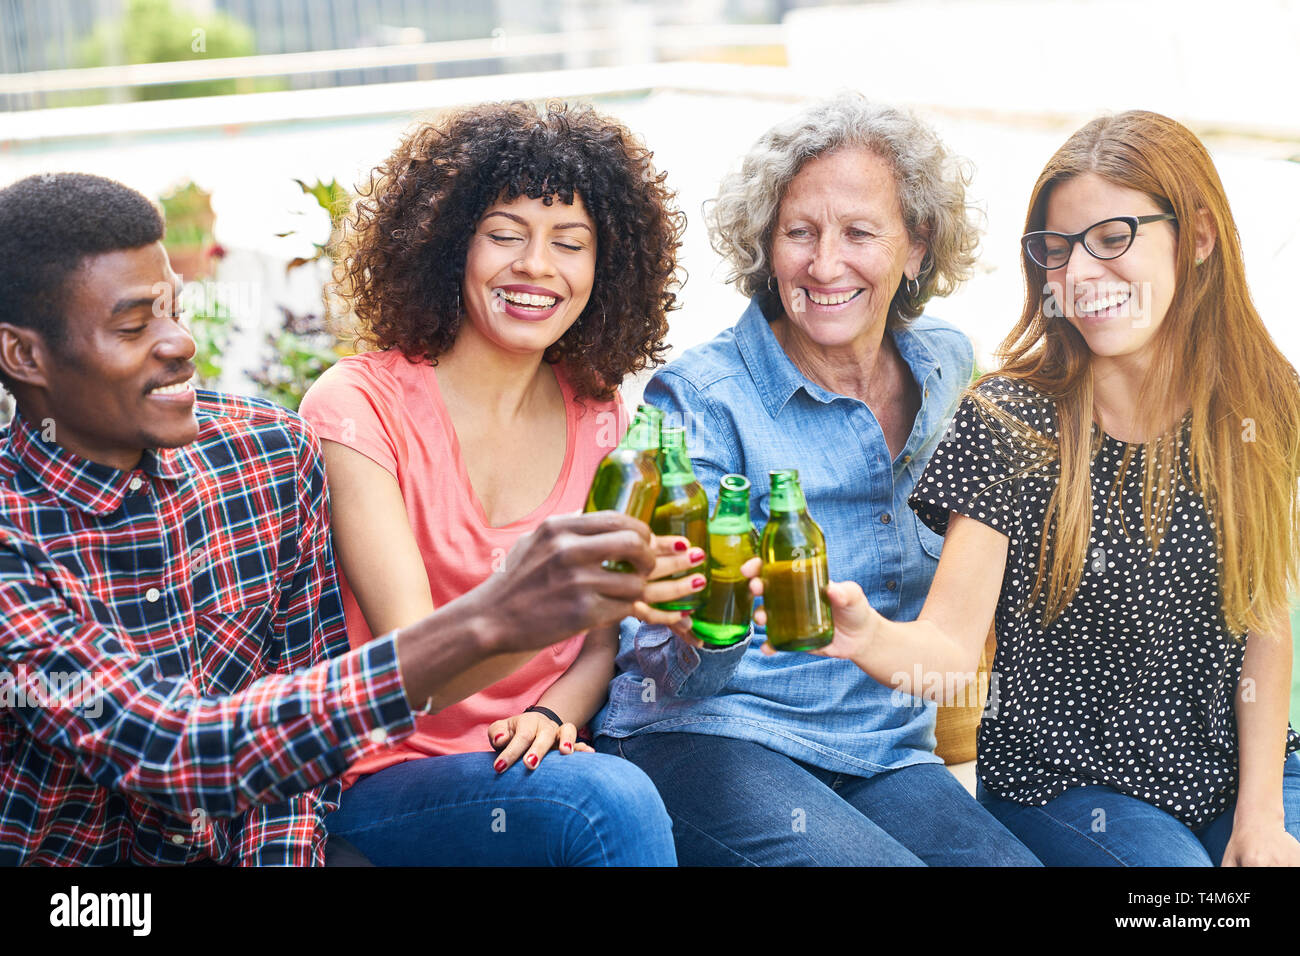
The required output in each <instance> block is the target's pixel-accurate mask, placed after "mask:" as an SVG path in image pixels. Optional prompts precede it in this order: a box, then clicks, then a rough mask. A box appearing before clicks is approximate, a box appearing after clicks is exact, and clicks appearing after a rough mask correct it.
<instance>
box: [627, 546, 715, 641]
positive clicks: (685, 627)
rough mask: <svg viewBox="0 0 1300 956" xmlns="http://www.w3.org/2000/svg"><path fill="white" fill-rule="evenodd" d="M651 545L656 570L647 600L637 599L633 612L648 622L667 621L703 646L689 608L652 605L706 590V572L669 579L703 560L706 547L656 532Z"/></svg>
mask: <svg viewBox="0 0 1300 956" xmlns="http://www.w3.org/2000/svg"><path fill="white" fill-rule="evenodd" d="M650 547H651V549H652V550H653V551H654V554H655V566H654V570H653V571H651V572H650V578H649V582H648V583H647V584H646V588H645V598H644V600H641V601H637V602H636V603H635V604H634V605H633V609H632V613H633V614H635V615H636V616H637V617H638V618H640V619H641V620H643V621H645V622H646V623H648V624H663V625H666V626H667V627H669V628H671V629H672V631H673V633H674V634H676V635H677V636H678V637H680V638H681V639H682V640H684V641H686V643H688V644H690V645H692V646H694V647H703V646H704V645H703V642H702V641H701V640H700V639H699V638H697V637H696V636H695V635H694V634H693V633H692V631H691V617H690V613H689V612H683V611H663V610H660V609H659V608H657V607H653V606H652V605H655V604H663V603H666V602H668V601H673V600H676V599H677V598H683V597H686V596H687V595H689V594H696V593H698V592H700V591H702V590H704V588H705V586H706V585H707V584H708V579H707V578H705V576H704V575H703V574H688V575H685V576H684V577H681V578H678V579H676V580H669V579H671V578H672V576H673V575H675V574H680V573H681V572H683V571H689V570H690V569H691V568H695V567H698V566H699V565H701V564H703V563H704V559H705V554H704V551H703V549H702V548H697V547H694V546H693V545H692V544H691V543H690V541H688V540H687V539H686V538H683V537H679V536H676V535H665V536H663V537H658V536H656V537H654V538H652V539H651V542H650Z"/></svg>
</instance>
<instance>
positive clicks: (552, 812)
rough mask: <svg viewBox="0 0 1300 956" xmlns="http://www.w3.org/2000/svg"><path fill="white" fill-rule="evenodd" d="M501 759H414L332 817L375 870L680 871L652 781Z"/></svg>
mask: <svg viewBox="0 0 1300 956" xmlns="http://www.w3.org/2000/svg"><path fill="white" fill-rule="evenodd" d="M495 760H496V754H494V753H468V754H452V755H450V756H446V757H425V758H422V759H420V760H408V761H406V762H405V763H399V764H396V765H394V766H392V767H386V768H385V769H383V770H381V771H379V772H378V773H373V774H370V775H369V776H365V777H362V778H361V779H360V780H358V781H357V782H356V783H355V784H354V785H353V786H351V787H349V788H348V789H347V790H345V791H343V799H342V801H341V802H340V804H339V808H338V810H336V811H334V812H333V813H331V814H330V815H329V816H328V817H326V818H325V826H326V829H327V830H328V831H329V834H330V836H335V835H338V836H341V837H343V838H344V839H346V840H348V841H349V842H351V843H352V844H354V845H355V846H356V847H357V849H359V850H360V851H361V852H362V853H364V854H365V855H366V857H367V858H368V859H369V860H370V861H371V862H372V863H374V864H375V865H377V866H673V865H675V864H676V857H675V856H674V854H673V838H672V823H671V821H670V820H669V819H668V814H667V813H665V812H664V805H663V801H661V800H660V799H659V794H658V793H656V792H655V788H654V784H652V783H651V782H650V780H649V778H647V777H646V775H645V774H644V773H642V772H641V771H640V770H638V769H637V768H636V767H634V766H632V765H631V764H628V763H627V762H626V761H622V760H618V759H617V758H614V757H609V756H606V755H605V754H592V753H575V754H561V753H558V752H554V751H553V752H551V753H549V754H547V755H546V756H545V757H544V758H542V762H541V763H540V764H538V767H537V769H536V770H529V769H528V768H527V767H525V766H524V762H523V761H522V760H517V761H515V763H514V764H512V765H511V766H510V768H509V769H508V770H506V771H505V772H504V773H500V774H498V773H496V772H495V771H494V770H493V769H492V764H493V762H494V761H495Z"/></svg>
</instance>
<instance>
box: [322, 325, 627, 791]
mask: <svg viewBox="0 0 1300 956" xmlns="http://www.w3.org/2000/svg"><path fill="white" fill-rule="evenodd" d="M553 367H554V369H555V374H556V380H557V381H558V382H559V385H560V390H561V392H563V394H564V407H565V413H566V417H567V432H568V442H567V447H566V448H565V453H564V466H563V468H562V469H561V471H560V476H559V479H558V480H557V481H556V483H555V487H554V488H552V489H551V493H550V495H549V496H547V498H546V500H545V501H544V502H542V504H541V505H539V506H538V508H537V509H536V510H535V511H533V512H532V514H529V515H526V516H525V517H523V518H520V519H519V520H518V521H515V522H512V523H511V524H508V525H505V526H503V527H500V528H493V527H490V526H489V525H488V521H487V515H486V514H485V513H484V511H483V506H482V505H481V504H480V503H479V500H478V498H477V496H476V495H475V494H474V491H473V489H472V488H471V486H470V482H469V474H468V472H467V471H466V469H465V463H464V461H463V460H462V459H461V454H460V442H459V441H458V440H457V438H456V431H455V428H454V427H453V426H452V423H451V418H450V416H449V415H448V414H447V408H446V406H445V405H444V404H443V400H442V394H441V392H440V391H439V389H438V379H437V376H436V375H435V373H434V368H433V366H432V365H430V364H428V363H421V362H412V361H410V360H408V359H407V358H406V357H405V356H404V355H403V354H402V353H401V352H399V351H397V350H388V351H383V352H367V353H365V354H362V355H353V356H349V357H347V358H344V359H343V360H342V361H340V362H339V363H338V364H337V365H335V366H334V367H333V368H331V369H330V370H329V371H327V372H325V374H324V375H322V376H321V377H320V380H319V381H317V382H316V384H315V385H313V386H312V387H311V389H310V390H309V391H308V392H307V394H306V396H305V397H304V398H303V401H302V408H301V413H302V416H303V418H305V419H306V420H307V421H308V422H310V423H311V425H312V427H313V428H315V430H316V434H317V435H318V436H320V438H322V439H324V440H328V441H334V442H338V443H340V444H342V445H346V446H347V447H349V448H353V449H355V450H356V451H359V452H361V453H362V454H363V455H365V456H366V457H367V458H370V459H371V460H373V461H375V462H376V463H378V464H379V465H381V466H382V467H383V468H384V469H385V470H387V471H388V472H390V473H391V474H392V475H393V477H395V478H396V479H397V484H398V487H400V488H401V491H402V500H403V501H404V502H405V503H406V514H407V517H408V519H409V520H410V522H411V530H412V531H413V532H414V533H415V540H416V543H417V544H418V545H419V548H420V554H421V555H422V556H423V558H424V567H425V570H426V571H427V572H428V575H429V590H430V592H431V593H432V595H433V604H434V607H442V606H443V605H445V604H447V603H449V602H450V601H452V600H454V599H455V598H457V597H459V596H460V595H462V594H464V593H465V592H467V591H469V590H471V589H472V588H474V587H475V586H476V585H478V584H480V583H481V582H482V581H484V580H485V579H486V578H487V576H488V575H489V574H491V573H493V571H494V570H495V569H497V568H500V566H501V561H502V560H503V559H504V557H505V555H506V554H507V552H509V550H510V548H511V547H512V546H513V545H514V543H515V541H516V540H517V539H518V538H519V536H520V535H523V534H525V533H527V532H529V531H532V530H533V529H534V528H536V527H537V525H539V524H540V523H541V522H542V520H543V519H544V518H546V517H547V516H548V515H552V514H557V513H561V514H562V513H572V512H576V511H581V510H582V509H583V506H584V505H585V504H586V501H587V489H588V487H589V486H590V484H591V478H592V475H594V474H595V472H596V466H597V465H598V464H599V463H600V460H601V458H603V457H604V456H605V455H606V454H607V453H608V451H609V450H610V448H612V447H613V446H614V445H615V444H617V442H618V440H619V438H620V437H621V436H622V434H623V432H624V431H625V430H626V428H627V415H626V413H625V411H624V409H623V405H622V402H621V401H620V400H619V399H618V398H617V396H616V397H615V398H614V399H613V400H611V401H607V402H601V401H596V400H594V399H583V400H582V401H581V402H579V400H578V398H577V396H576V395H575V394H574V391H573V388H572V387H571V385H570V384H569V382H568V380H567V379H566V377H565V375H564V371H563V369H562V368H561V367H560V366H558V365H557V366H553ZM520 451H521V453H525V450H524V449H521V450H520ZM494 564H495V568H494ZM339 584H340V588H341V590H342V593H343V608H344V611H345V613H346V615H347V625H348V640H349V641H350V643H351V644H352V646H353V647H360V646H361V645H363V644H365V643H366V642H368V641H370V640H371V638H372V635H371V633H370V628H369V627H367V625H366V621H365V618H364V617H363V616H362V614H361V608H360V607H359V606H358V604H357V601H356V598H355V597H354V596H353V594H352V589H351V588H350V587H349V586H348V583H347V580H346V579H345V578H344V576H343V574H342V571H340V572H339ZM582 640H583V635H581V634H579V635H576V636H574V637H571V638H569V639H568V640H566V641H563V642H562V643H559V644H556V645H554V646H553V647H552V648H550V649H549V650H546V651H543V652H542V653H540V654H538V655H537V656H536V657H534V658H532V659H531V660H530V661H529V662H528V663H527V664H525V665H524V666H523V667H521V668H520V669H519V670H517V671H515V672H514V673H513V674H511V675H510V676H509V677H506V678H505V679H503V680H501V681H498V682H497V683H495V684H493V685H491V686H490V687H487V688H485V689H483V690H481V691H479V692H478V693H477V694H474V695H473V696H472V697H468V698H466V699H465V700H463V701H461V702H459V703H457V704H453V705H452V706H450V707H447V708H446V709H444V710H441V711H439V712H438V713H436V714H432V715H429V716H425V717H419V718H417V719H416V731H415V733H414V734H412V735H411V736H410V737H407V738H406V739H404V740H403V741H401V742H400V743H398V744H391V745H386V746H379V747H376V750H375V752H374V753H373V754H368V755H367V756H365V757H363V758H361V759H360V760H358V761H357V762H356V763H354V764H353V765H352V766H351V767H349V768H348V770H347V772H346V773H345V774H344V775H343V778H342V779H343V784H344V786H351V785H352V784H353V783H354V782H355V781H356V780H357V778H359V777H361V776H363V775H365V774H369V773H375V772H376V771H378V770H382V769H384V768H385V767H389V766H392V765H393V764H396V763H401V762H402V761H405V760H417V759H420V758H422V757H432V756H441V755H444V754H456V753H468V752H472V751H479V750H491V749H492V748H491V746H490V745H489V743H488V738H487V727H488V725H489V724H491V723H492V722H493V721H495V720H500V719H501V718H503V717H510V716H512V715H514V714H518V713H522V712H523V711H524V710H525V709H526V708H528V707H531V706H532V705H533V704H535V703H537V700H538V698H539V697H541V696H542V694H543V693H544V692H545V691H546V689H547V688H548V687H550V686H551V684H553V683H554V682H555V680H556V679H557V678H558V677H559V676H560V675H561V674H563V673H564V671H565V670H566V669H568V667H569V665H570V664H572V663H573V661H574V659H575V658H576V657H577V656H578V652H579V650H580V649H581V648H582Z"/></svg>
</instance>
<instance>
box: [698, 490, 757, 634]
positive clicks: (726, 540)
mask: <svg viewBox="0 0 1300 956" xmlns="http://www.w3.org/2000/svg"><path fill="white" fill-rule="evenodd" d="M757 552H758V534H757V533H756V532H755V531H754V525H753V523H752V522H751V521H750V520H749V479H748V478H746V477H745V476H744V475H723V476H722V481H721V482H720V483H719V486H718V503H717V506H716V507H715V508H714V509H713V517H712V518H710V519H709V584H708V587H706V588H705V589H704V595H703V603H702V604H701V606H700V609H699V610H698V611H696V612H695V613H694V614H693V615H692V616H691V630H692V631H694V632H695V636H696V637H698V638H699V639H700V640H702V641H703V642H704V643H705V644H711V645H713V646H714V647H727V646H729V645H731V644H735V643H736V642H737V641H739V640H741V639H743V638H744V636H745V635H746V634H748V633H749V619H750V614H751V612H752V611H753V609H754V597H753V595H751V594H750V593H749V579H748V578H746V577H745V576H744V575H743V574H741V573H740V566H741V565H742V564H744V563H745V562H746V561H748V560H749V559H750V558H752V557H753V556H754V555H755V554H756V553H757Z"/></svg>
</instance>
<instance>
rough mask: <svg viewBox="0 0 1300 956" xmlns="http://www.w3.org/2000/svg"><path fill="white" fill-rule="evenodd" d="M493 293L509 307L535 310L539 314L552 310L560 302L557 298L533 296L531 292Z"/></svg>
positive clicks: (502, 291)
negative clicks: (508, 304) (507, 303)
mask: <svg viewBox="0 0 1300 956" xmlns="http://www.w3.org/2000/svg"><path fill="white" fill-rule="evenodd" d="M495 293H496V295H497V297H498V298H500V299H502V300H504V301H506V302H509V303H510V304H511V305H514V306H518V307H519V308H521V309H536V310H538V311H539V312H541V311H544V310H546V309H550V308H553V307H554V306H555V303H557V302H559V301H560V300H559V298H558V297H557V296H553V295H535V294H533V293H531V292H507V291H506V290H505V289H497V290H495Z"/></svg>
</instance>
